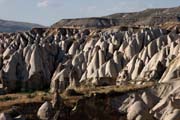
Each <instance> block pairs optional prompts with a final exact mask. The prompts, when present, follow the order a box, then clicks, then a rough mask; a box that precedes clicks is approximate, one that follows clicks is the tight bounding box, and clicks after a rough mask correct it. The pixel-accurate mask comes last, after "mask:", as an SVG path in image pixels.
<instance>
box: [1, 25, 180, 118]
mask: <svg viewBox="0 0 180 120" xmlns="http://www.w3.org/2000/svg"><path fill="white" fill-rule="evenodd" d="M0 46H1V47H0V73H1V74H0V84H1V86H2V88H1V89H4V90H5V91H7V92H15V91H20V90H39V89H44V88H46V89H47V88H49V87H50V91H51V92H55V93H56V94H55V95H54V100H53V101H52V103H50V102H46V103H44V104H43V105H42V106H41V107H40V109H39V111H38V116H39V118H40V119H50V118H52V117H54V118H57V119H58V118H59V117H60V118H61V117H63V116H59V115H61V113H62V110H61V109H60V108H59V107H60V106H61V105H60V103H59V101H60V99H61V98H60V97H59V96H58V94H59V92H60V93H61V92H63V91H64V90H66V89H67V88H70V89H71V88H76V87H78V86H83V85H86V86H107V85H126V84H144V83H146V82H148V81H153V82H156V83H157V84H159V86H158V87H155V88H153V89H151V90H149V91H144V92H140V93H135V94H133V95H129V96H126V97H125V99H124V100H123V99H121V100H119V102H120V104H119V105H115V107H116V108H119V109H115V111H116V112H117V111H118V110H119V112H120V113H122V112H124V113H127V118H128V120H133V119H137V120H144V119H147V120H154V119H162V120H166V119H170V120H171V119H172V120H175V119H176V118H177V119H178V117H179V111H180V110H179V109H180V108H179V106H180V105H179V104H180V101H179V99H180V98H179V95H180V94H179V90H180V89H179V88H180V86H179V77H180V35H179V33H178V32H177V31H168V30H165V29H160V28H144V29H139V30H135V29H128V30H127V31H126V30H125V31H122V30H121V29H118V28H114V29H113V28H110V29H99V30H94V29H75V28H72V29H70V28H58V29H57V28H56V29H54V28H49V29H32V30H31V31H29V32H21V33H11V34H0ZM152 91H154V92H152ZM112 99H113V98H112ZM117 101H118V100H117ZM95 103H96V102H95ZM95 103H93V104H94V107H95V106H96V104H95ZM79 104H80V107H79V108H80V109H81V107H82V106H83V105H84V104H83V103H79ZM88 104H90V105H91V103H88ZM110 105H111V104H110ZM77 107H78V106H77ZM89 107H90V108H92V109H95V108H94V107H92V106H89ZM109 110H111V109H109V108H108V111H109ZM113 110H114V109H113ZM77 111H79V109H78V110H77ZM92 111H93V110H92ZM81 112H82V111H80V113H81ZM87 112H88V111H87ZM116 112H115V113H116ZM76 113H77V114H79V112H76ZM113 113H114V112H113ZM65 114H66V113H64V114H63V115H65ZM74 115H76V114H74ZM94 116H95V115H94ZM1 117H3V118H5V117H8V116H7V115H6V114H2V115H1ZM89 119H90V118H89Z"/></svg>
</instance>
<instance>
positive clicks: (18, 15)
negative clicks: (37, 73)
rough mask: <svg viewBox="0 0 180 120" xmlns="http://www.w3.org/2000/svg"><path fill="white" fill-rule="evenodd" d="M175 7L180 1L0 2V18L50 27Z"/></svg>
mask: <svg viewBox="0 0 180 120" xmlns="http://www.w3.org/2000/svg"><path fill="white" fill-rule="evenodd" d="M174 6H180V0H0V19H5V20H14V21H24V22H32V23H38V24H42V25H46V26H48V25H52V24H53V23H55V22H57V21H59V20H60V19H65V18H81V17H97V16H105V15H109V14H112V13H120V12H135V11H140V10H144V9H146V8H162V7H174Z"/></svg>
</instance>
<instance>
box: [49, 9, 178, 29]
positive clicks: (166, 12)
mask: <svg viewBox="0 0 180 120" xmlns="http://www.w3.org/2000/svg"><path fill="white" fill-rule="evenodd" d="M169 21H180V7H174V8H161V9H147V10H144V11H140V12H132V13H116V14H112V15H108V16H103V17H99V18H79V19H63V20H60V21H59V22H57V23H55V24H54V25H52V27H84V28H85V27H95V28H97V27H98V28H104V27H109V26H137V25H145V26H157V25H160V24H163V23H166V22H169Z"/></svg>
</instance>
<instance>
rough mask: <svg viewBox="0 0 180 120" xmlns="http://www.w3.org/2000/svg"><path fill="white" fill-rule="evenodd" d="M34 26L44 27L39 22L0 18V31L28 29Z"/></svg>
mask: <svg viewBox="0 0 180 120" xmlns="http://www.w3.org/2000/svg"><path fill="white" fill-rule="evenodd" d="M35 27H38V28H39V27H44V26H42V25H39V24H34V23H26V22H17V21H9V20H2V19H0V32H20V31H28V30H31V29H32V28H35Z"/></svg>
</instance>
